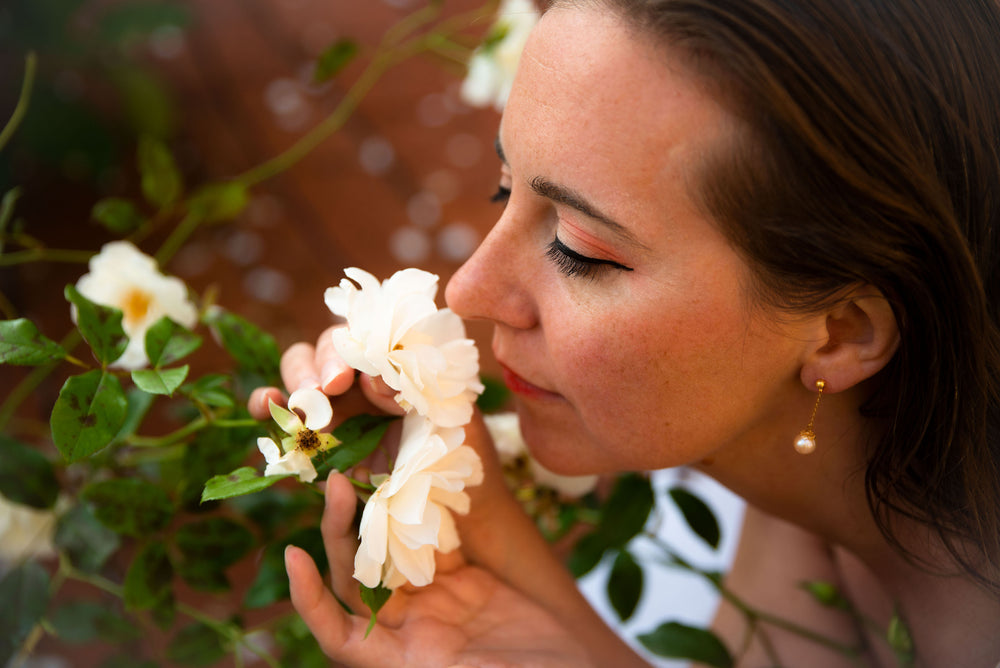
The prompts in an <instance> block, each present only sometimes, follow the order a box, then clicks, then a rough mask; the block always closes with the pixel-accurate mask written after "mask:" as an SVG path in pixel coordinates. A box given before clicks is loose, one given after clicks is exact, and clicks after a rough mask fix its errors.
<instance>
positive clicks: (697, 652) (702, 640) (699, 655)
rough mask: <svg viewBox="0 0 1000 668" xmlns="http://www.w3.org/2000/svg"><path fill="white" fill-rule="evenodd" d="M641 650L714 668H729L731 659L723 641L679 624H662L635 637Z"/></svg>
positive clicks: (704, 630)
mask: <svg viewBox="0 0 1000 668" xmlns="http://www.w3.org/2000/svg"><path fill="white" fill-rule="evenodd" d="M638 639H639V642H641V643H642V645H643V647H645V648H646V649H648V650H649V651H650V652H652V653H653V654H656V655H657V656H664V657H668V658H671V659H688V660H690V661H699V662H701V663H704V664H706V665H709V666H714V667H715V668H731V667H732V666H733V657H732V655H730V654H729V650H728V649H726V646H725V645H723V644H722V641H720V640H719V638H718V637H717V636H716V635H715V634H714V633H712V632H711V631H708V630H706V629H699V628H696V627H693V626H686V625H684V624H680V623H678V622H667V623H665V624H661V625H660V626H659V627H657V629H656V630H655V631H651V632H650V633H644V634H642V635H640V636H639V637H638Z"/></svg>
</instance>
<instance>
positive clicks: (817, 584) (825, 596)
mask: <svg viewBox="0 0 1000 668" xmlns="http://www.w3.org/2000/svg"><path fill="white" fill-rule="evenodd" d="M799 587H801V588H802V589H804V590H805V591H807V592H808V593H809V595H810V596H812V597H813V600H815V601H816V602H817V603H819V604H820V605H823V606H826V607H827V608H835V609H837V610H850V609H851V602H850V601H848V600H847V599H846V598H845V597H844V595H843V594H841V593H840V590H839V589H838V588H837V585H835V584H833V583H832V582H827V581H825V580H807V581H804V582H800V583H799Z"/></svg>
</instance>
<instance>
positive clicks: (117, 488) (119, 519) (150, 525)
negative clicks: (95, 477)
mask: <svg viewBox="0 0 1000 668" xmlns="http://www.w3.org/2000/svg"><path fill="white" fill-rule="evenodd" d="M83 498H84V499H85V500H87V501H89V502H90V503H92V504H94V515H95V517H97V519H98V521H100V523H101V524H103V525H104V526H106V527H108V528H109V529H111V530H112V531H115V532H116V533H120V534H124V535H126V536H145V535H148V534H150V533H153V532H154V531H159V530H160V529H162V528H164V527H165V526H167V523H168V522H170V518H171V517H172V516H173V514H174V507H173V504H171V503H170V497H168V496H167V493H166V492H164V491H163V490H162V489H160V488H159V487H157V486H156V485H152V484H150V483H149V482H147V481H145V480H139V479H136V478H118V479H115V480H102V481H100V482H95V483H92V484H90V485H88V486H87V487H86V488H84V490H83Z"/></svg>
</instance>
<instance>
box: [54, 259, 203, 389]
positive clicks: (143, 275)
mask: <svg viewBox="0 0 1000 668" xmlns="http://www.w3.org/2000/svg"><path fill="white" fill-rule="evenodd" d="M76 289H77V290H78V291H79V292H80V294H81V295H83V296H84V297H86V298H87V299H89V300H90V301H92V302H94V303H96V304H103V305H104V306H113V307H115V308H118V309H121V311H122V314H123V317H122V328H123V329H124V330H125V333H126V334H127V335H128V338H129V342H128V347H127V348H126V349H125V352H124V353H123V354H122V356H121V357H119V358H118V359H117V360H116V361H115V362H114V363H113V364H112V365H111V366H113V367H118V368H122V369H140V368H142V367H144V366H146V365H148V364H149V359H148V358H147V357H146V330H147V329H149V328H150V326H152V325H153V324H154V323H155V322H156V321H157V320H159V319H160V318H162V317H163V316H167V317H169V318H170V319H171V320H173V321H174V322H176V323H178V324H180V325H183V326H185V327H188V328H191V327H194V325H195V324H196V323H197V322H198V309H196V308H195V306H194V304H193V303H192V302H191V301H190V300H189V299H188V296H187V287H186V286H185V285H184V282H183V281H181V280H180V279H179V278H175V277H172V276H164V275H163V274H161V273H160V271H159V269H158V268H157V265H156V260H154V259H153V258H151V257H149V256H148V255H146V254H145V253H143V252H142V251H140V250H139V249H138V248H136V247H135V246H133V245H132V244H131V243H129V242H127V241H112V242H110V243H107V244H105V245H104V247H103V248H101V252H100V253H98V254H97V255H95V256H94V257H92V258H90V272H89V273H87V274H84V275H83V276H81V277H80V280H79V281H77V283H76ZM73 317H74V319H75V317H76V311H75V309H74V311H73Z"/></svg>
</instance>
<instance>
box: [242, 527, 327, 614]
mask: <svg viewBox="0 0 1000 668" xmlns="http://www.w3.org/2000/svg"><path fill="white" fill-rule="evenodd" d="M288 545H295V546H296V547H300V548H302V549H303V550H305V551H306V552H307V553H308V554H309V556H310V557H312V559H313V561H315V562H316V567H317V568H318V569H319V572H320V574H323V573H325V572H326V570H327V568H328V563H327V559H326V550H325V549H324V547H323V534H322V533H321V532H320V530H319V528H318V527H306V528H304V529H300V530H298V531H296V532H295V533H293V534H292V535H290V536H288V537H286V538H285V539H284V540H280V541H276V542H273V543H271V544H270V545H269V546H268V547H267V549H266V550H265V551H264V558H263V560H261V564H260V568H259V569H258V570H257V578H256V579H255V580H254V582H253V584H252V585H250V588H249V589H247V593H246V597H245V598H244V599H243V605H245V606H246V607H248V608H263V607H264V606H268V605H271V604H272V603H277V602H278V601H284V600H287V599H288V574H287V573H286V572H285V547H286V546H288Z"/></svg>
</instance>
